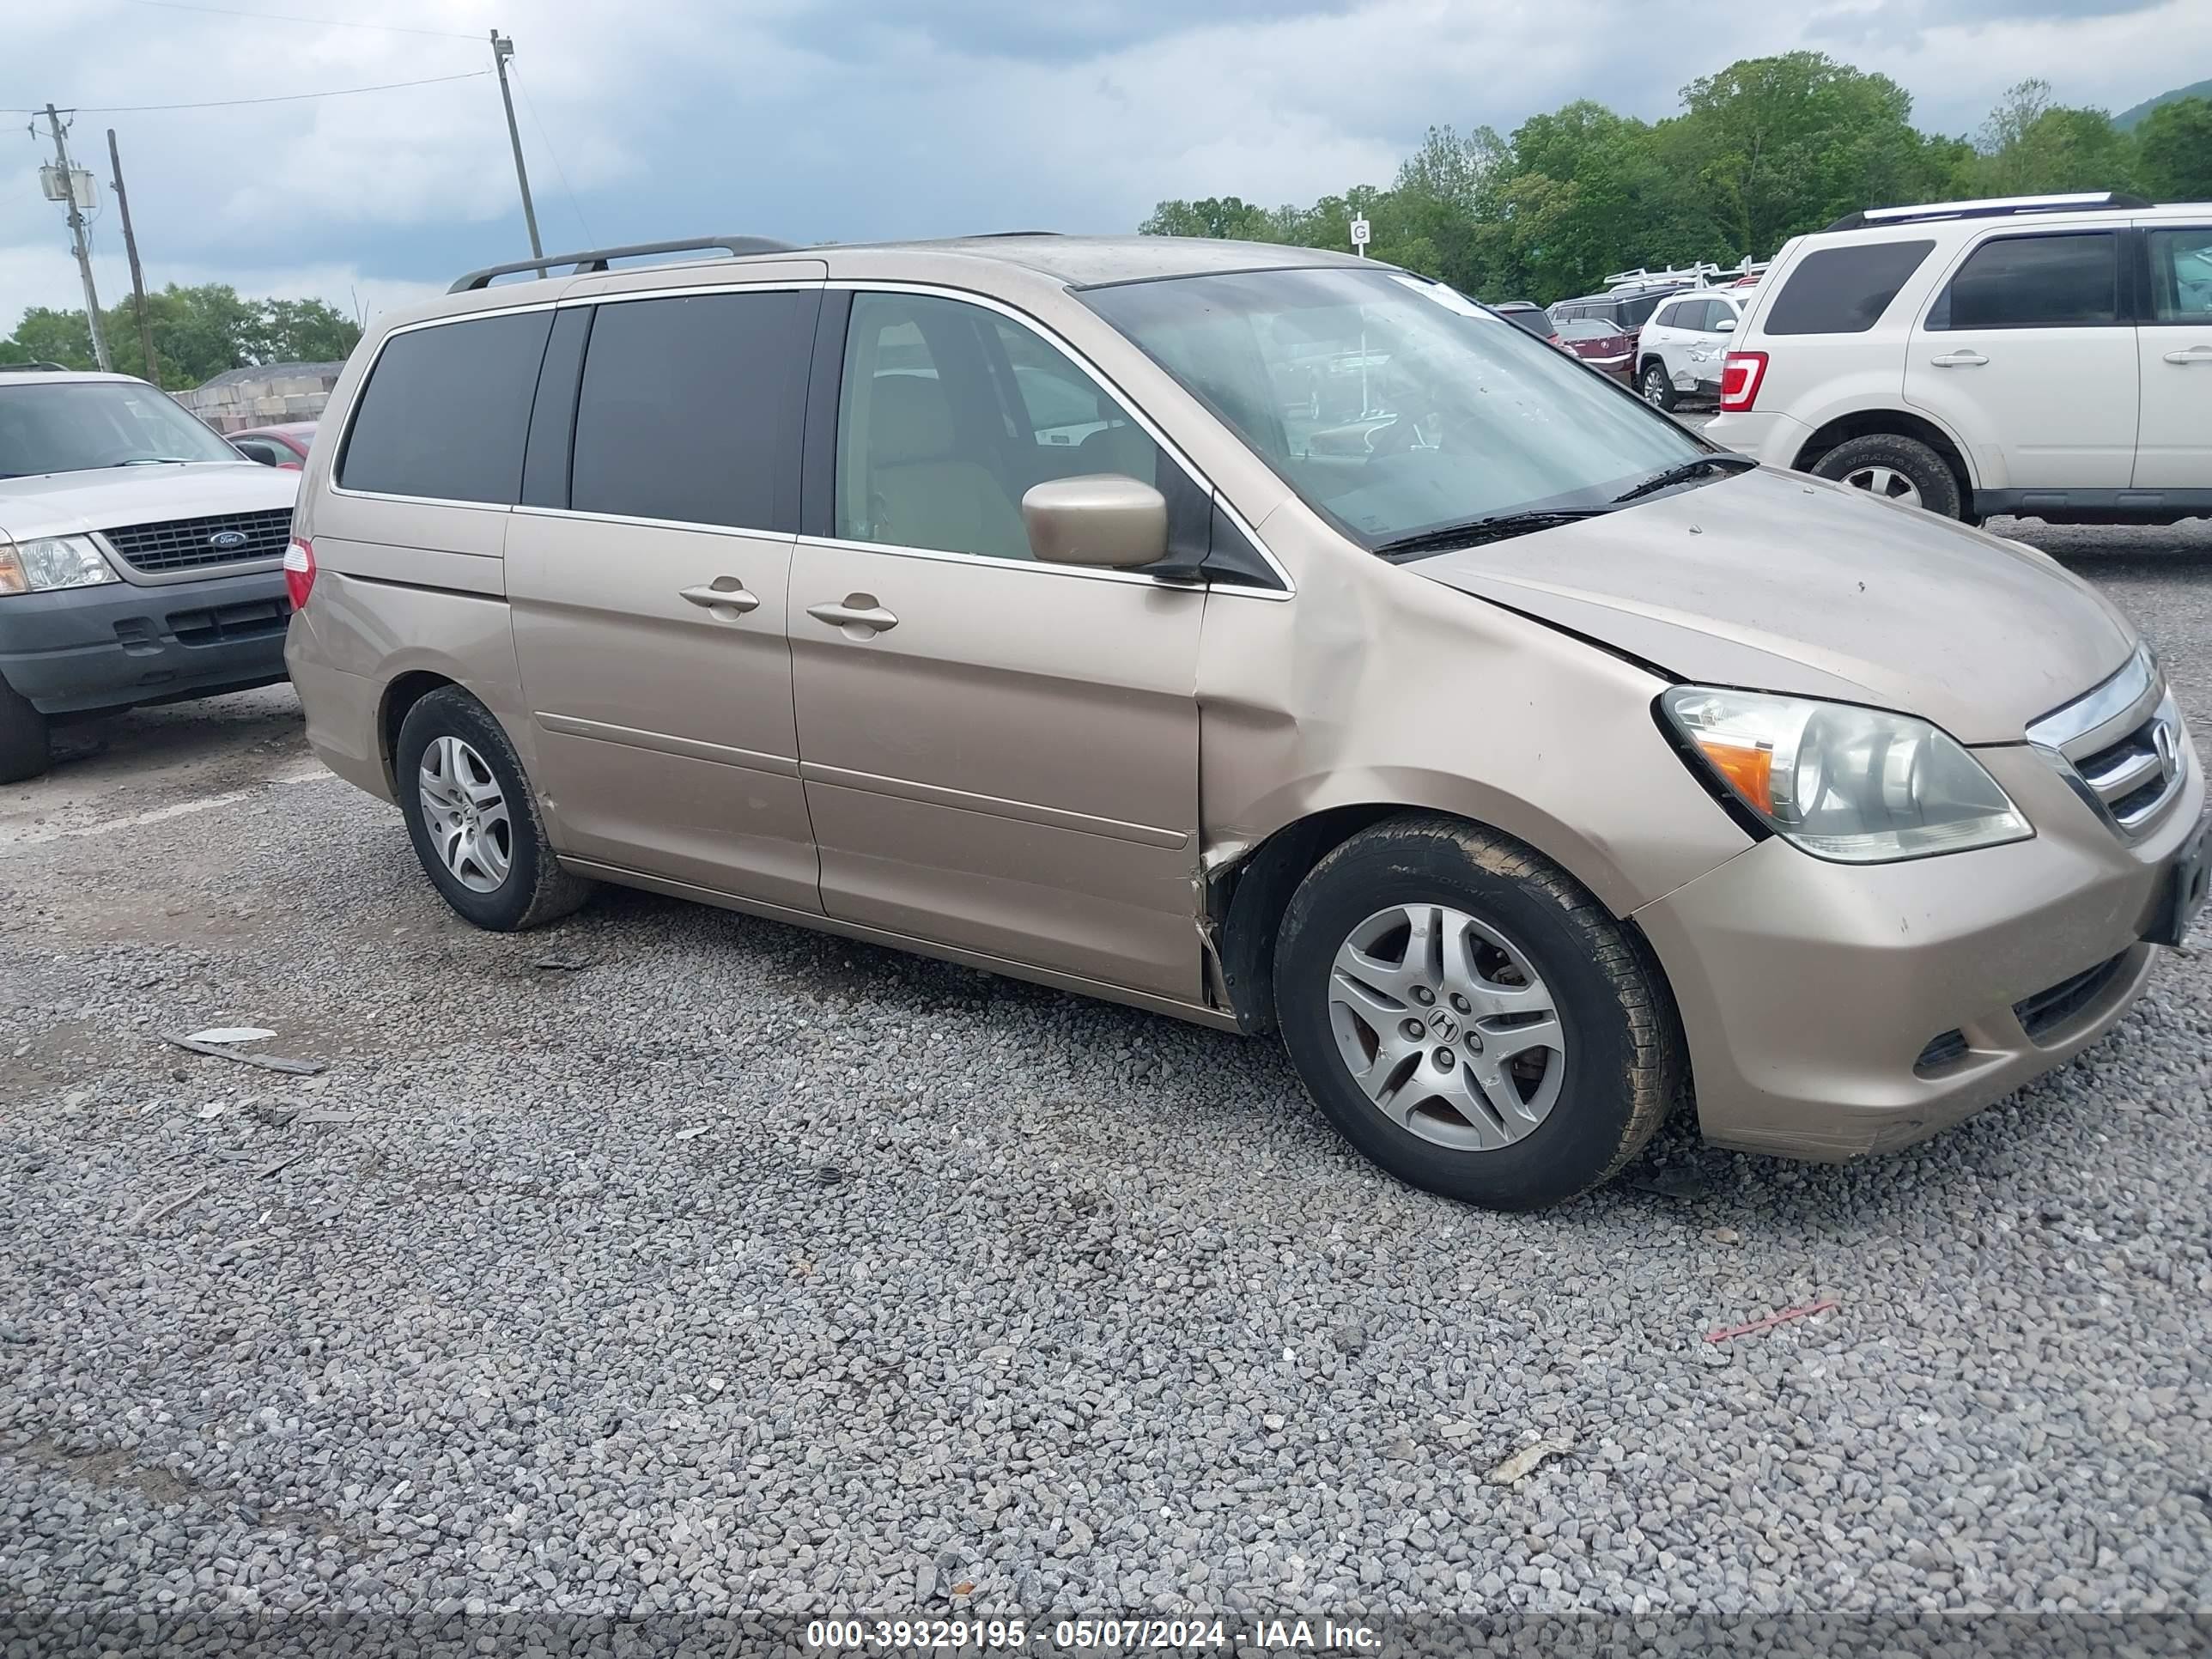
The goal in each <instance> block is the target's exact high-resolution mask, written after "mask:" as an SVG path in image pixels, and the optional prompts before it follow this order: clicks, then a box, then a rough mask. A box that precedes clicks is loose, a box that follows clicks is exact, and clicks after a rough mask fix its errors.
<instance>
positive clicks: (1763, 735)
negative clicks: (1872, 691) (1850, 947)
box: [1659, 685, 2034, 864]
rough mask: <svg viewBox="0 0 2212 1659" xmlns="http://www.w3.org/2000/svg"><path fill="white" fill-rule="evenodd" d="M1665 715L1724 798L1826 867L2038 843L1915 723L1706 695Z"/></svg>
mask: <svg viewBox="0 0 2212 1659" xmlns="http://www.w3.org/2000/svg"><path fill="white" fill-rule="evenodd" d="M1659 706H1660V708H1661V710H1662V712H1663V713H1664V714H1665V715H1666V717H1667V719H1668V721H1669V723H1671V724H1672V725H1673V726H1674V729H1675V730H1676V731H1677V732H1680V733H1681V735H1682V736H1683V738H1685V739H1686V740H1687V742H1688V744H1689V746H1690V749H1691V750H1692V752H1693V753H1695V754H1696V755H1698V756H1699V757H1701V758H1702V759H1703V761H1704V762H1705V765H1706V767H1707V768H1708V769H1711V772H1712V774H1713V775H1714V777H1715V778H1717V780H1718V781H1720V783H1721V785H1722V787H1724V788H1725V789H1727V791H1728V792H1729V793H1730V794H1731V795H1733V796H1735V798H1736V799H1738V800H1740V801H1741V802H1742V803H1743V804H1744V805H1746V806H1747V807H1749V808H1750V809H1751V810H1752V811H1753V812H1755V813H1757V814H1758V815H1759V817H1760V818H1761V819H1763V820H1764V821H1765V823H1767V824H1768V825H1770V826H1771V828H1772V829H1774V831H1775V833H1776V834H1778V835H1780V836H1785V837H1786V838H1788V839H1789V840H1790V841H1791V842H1794V843H1796V845H1797V846H1799V847H1802V848H1804V849H1805V850H1806V851H1807V852H1808V853H1811V854H1814V855H1815V856H1816V857H1819V858H1824V859H1833V860H1836V861H1837V862H1838V863H1842V864H1880V863H1882V862H1885V861H1887V860H1892V859H1912V858H1925V857H1928V856H1929V855H1930V854H1936V853H1958V852H1963V851H1965V850H1966V848H1970V847H1994V846H1996V844H1997V843H1999V842H2008V841H2024V840H2026V839H2027V837H2028V836H2031V835H2033V833H2034V831H2033V830H2032V829H2029V828H2028V827H2027V819H2026V818H2024V817H2021V815H2020V809H2019V808H2018V807H2016V806H2015V805H2013V804H2012V801H2011V799H2010V798H2009V797H2008V796H2007V795H2006V793H2005V792H2004V791H2003V790H2002V788H2000V787H1998V785H1997V781H1996V779H1995V778H1993V777H1991V776H1990V775H1989V773H1988V772H1987V771H1985V770H1984V769H1983V766H1982V763H1980V762H1979V761H1978V760H1976V759H1975V758H1974V757H1972V755H1970V754H1968V753H1967V752H1966V750H1964V749H1963V748H1961V747H1960V745H1959V744H1958V743H1957V742H1956V741H1955V740H1954V739H1953V738H1950V737H1949V736H1948V735H1946V734H1945V733H1944V732H1939V731H1937V730H1936V727H1934V726H1930V725H1929V723H1928V722H1927V721H1926V720H1914V719H1913V718H1912V717H1911V715H1909V714H1885V713H1884V712H1883V711H1881V709H1879V708H1857V707H1855V706H1854V705H1852V704H1850V703H1841V702H1812V701H1810V700H1808V699H1807V698H1803V697H1778V696H1768V695H1766V694H1765V693H1764V692H1758V691H1718V690H1711V689H1709V688H1707V687H1705V686H1697V685H1678V686H1676V687H1674V690H1670V691H1668V692H1665V693H1664V694H1662V696H1661V697H1660V699H1659Z"/></svg>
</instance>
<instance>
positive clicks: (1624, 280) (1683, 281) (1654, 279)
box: [1605, 260, 1723, 289]
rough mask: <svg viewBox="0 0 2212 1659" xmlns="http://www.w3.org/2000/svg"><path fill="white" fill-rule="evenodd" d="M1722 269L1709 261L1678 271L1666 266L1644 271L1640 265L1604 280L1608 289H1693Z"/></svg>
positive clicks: (1716, 274) (1619, 271) (1614, 273)
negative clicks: (1671, 287) (1670, 287)
mask: <svg viewBox="0 0 2212 1659" xmlns="http://www.w3.org/2000/svg"><path fill="white" fill-rule="evenodd" d="M1722 269H1723V268H1722V267H1721V266H1719V265H1717V264H1713V263H1711V261H1710V260H1700V261H1699V263H1698V264H1693V265H1683V266H1681V267H1680V269H1677V268H1676V267H1675V266H1673V265H1668V266H1667V267H1666V268H1665V269H1664V270H1645V269H1644V267H1643V266H1642V265H1638V266H1637V268H1636V269H1635V270H1616V271H1614V272H1613V275H1612V276H1608V277H1607V278H1606V279H1605V285H1606V287H1607V288H1608V289H1615V288H1661V287H1666V286H1673V287H1677V288H1687V287H1695V286H1697V285H1699V284H1701V283H1705V282H1706V281H1707V280H1708V279H1710V278H1711V277H1714V276H1719V275H1720V274H1721V271H1722Z"/></svg>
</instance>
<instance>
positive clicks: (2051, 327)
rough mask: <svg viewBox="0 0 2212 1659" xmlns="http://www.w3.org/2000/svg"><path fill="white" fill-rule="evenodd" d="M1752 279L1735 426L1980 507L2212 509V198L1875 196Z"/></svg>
mask: <svg viewBox="0 0 2212 1659" xmlns="http://www.w3.org/2000/svg"><path fill="white" fill-rule="evenodd" d="M1750 293H1751V295H1752V296H1753V297H1752V300H1751V304H1750V306H1749V307H1748V310H1749V315H1748V316H1747V319H1745V321H1744V323H1743V325H1741V327H1739V328H1738V329H1737V330H1736V331H1735V336H1734V342H1733V344H1732V345H1731V347H1730V349H1729V351H1728V354H1727V360H1726V378H1725V380H1724V383H1723V389H1722V395H1721V411H1722V412H1721V415H1720V417H1719V418H1718V419H1717V420H1716V421H1715V422H1712V424H1711V426H1710V427H1709V428H1707V433H1708V435H1709V436H1711V438H1712V439H1713V440H1714V441H1716V442H1717V443H1723V444H1726V445H1728V446H1729V447H1731V448H1734V449H1737V450H1741V451H1742V452H1744V453H1747V454H1752V455H1755V456H1757V457H1758V458H1759V459H1760V460H1762V461H1765V462H1767V463H1769V464H1770V465H1775V466H1785V467H1796V468H1798V469H1800V470H1802V471H1809V472H1815V473H1818V474H1820V476H1821V477H1827V478H1838V479H1842V480H1844V482H1846V483H1852V484H1856V485H1857V486H1859V487H1860V488H1862V489H1869V490H1872V491H1874V492H1875V493H1876V494H1878V495H1886V496H1888V497H1890V498H1891V499H1893V500H1895V501H1905V502H1908V503H1911V504H1913V505H1916V506H1919V507H1927V508H1929V510H1931V511H1933V512H1936V513H1944V514H1946V515H1948V516H1949V517H1953V518H1963V519H1967V520H1973V521H1975V522H1979V521H1980V520H1982V519H1983V518H1984V517H1986V516H1988V515H1989V514H1990V513H2026V514H2029V515H2032V516H2034V517H2037V518H2040V519H2044V520H2048V521H2051V522H2053V523H2069V524H2122V523H2137V524H2170V523H2172V522H2173V521H2175V520H2179V519H2185V518H2192V517H2196V516H2198V515H2200V514H2212V203H2202V202H2200V203H2195V204H2168V205H2166V206H2161V207H2153V206H2151V205H2150V204H2148V203H2145V202H2142V201H2138V200H2136V199H2134V198H2132V197H2120V196H2112V195H2110V194H2103V193H2100V194H2097V195H2090V196H2046V197H2021V198H2018V199H2014V200H2002V201H1984V202H1951V203H1944V204H1937V205H1935V206H1929V207H1918V208H1883V209H1875V210H1869V211H1867V212H1864V213H1854V214H1850V215H1848V216H1845V217H1844V218H1843V219H1840V220H1838V221H1837V222H1836V223H1835V224H1833V225H1832V226H1830V227H1829V228H1827V229H1826V230H1825V231H1820V232H1818V233H1816V234H1813V235H1809V236H1801V237H1799V238H1797V239H1796V240H1795V241H1792V242H1790V243H1788V244H1787V245H1786V246H1784V248H1783V250H1782V252H1780V253H1779V254H1778V256H1776V258H1775V261H1774V265H1773V268H1772V270H1770V271H1769V272H1768V273H1767V276H1766V277H1765V281H1764V282H1762V283H1760V284H1759V287H1758V288H1756V289H1752V290H1750ZM1648 332H1649V331H1647V337H1648Z"/></svg>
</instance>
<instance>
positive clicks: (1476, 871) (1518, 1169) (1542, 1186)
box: [1275, 814, 1688, 1210]
mask: <svg viewBox="0 0 2212 1659" xmlns="http://www.w3.org/2000/svg"><path fill="white" fill-rule="evenodd" d="M1275 1007H1276V1012H1277V1016H1278V1018H1279V1020H1280V1023H1281V1025H1282V1030H1283V1041H1284V1044H1285V1047H1286V1048H1288V1049H1289V1050H1290V1054H1291V1063H1292V1064H1293V1065H1295V1066H1297V1071H1298V1075H1299V1077H1300V1079H1302V1080H1303V1081H1304V1084H1305V1085H1306V1089H1307V1091H1308V1092H1309V1093H1310V1094H1311V1095H1312V1097H1313V1098H1314V1102H1315V1103H1316V1105H1318V1106H1319V1107H1320V1108H1321V1109H1322V1112H1323V1114H1325V1115H1327V1116H1328V1119H1329V1121H1331V1122H1333V1123H1334V1125H1335V1126H1336V1127H1337V1128H1338V1129H1339V1131H1340V1132H1341V1133H1343V1135H1344V1137H1345V1139H1347V1140H1349V1141H1350V1142H1351V1143H1352V1145H1353V1146H1356V1147H1357V1148H1358V1150H1359V1151H1360V1152H1364V1153H1365V1154H1366V1156H1367V1157H1368V1158H1371V1159H1373V1160H1374V1161H1375V1162H1376V1164H1381V1165H1382V1166H1383V1168H1384V1169H1386V1170H1389V1171H1390V1173H1391V1174H1393V1175H1395V1176H1398V1177H1399V1178H1400V1179H1401V1180H1402V1181H1406V1182H1410V1183H1412V1184H1413V1185H1414V1186H1416V1187H1419V1188H1425V1189H1426V1190H1427V1191H1429V1192H1432V1193H1437V1194H1442V1195H1443V1196H1444V1197H1447V1198H1455V1199H1462V1200H1466V1201H1468V1202H1469V1203H1473V1204H1479V1205H1481V1206H1485V1207H1486V1208H1489V1209H1495V1210H1533V1209H1537V1208H1541V1207H1542V1206H1546V1205H1549V1204H1556V1203H1559V1202H1560V1201H1562V1200H1565V1199H1568V1198H1571V1197H1573V1196H1574V1195H1576V1194H1578V1193H1582V1192H1585V1191H1587V1190H1588V1189H1589V1188H1592V1187H1595V1186H1596V1185H1597V1184H1598V1183H1600V1182H1603V1181H1605V1180H1607V1179H1608V1178H1609V1177H1610V1176H1613V1175H1614V1174H1615V1173H1616V1172H1618V1171H1619V1170H1620V1168H1621V1166H1622V1165H1624V1164H1626V1163H1627V1162H1628V1160H1629V1159H1630V1158H1632V1157H1634V1156H1635V1154H1636V1152H1637V1151H1638V1149H1639V1148H1640V1147H1642V1146H1643V1145H1644V1142H1645V1141H1647V1140H1649V1139H1650V1138H1651V1135H1652V1133H1653V1131H1655V1130H1656V1128H1657V1127H1659V1123H1660V1121H1661V1120H1662V1118H1663V1117H1664V1116H1665V1115H1666V1113H1667V1110H1668V1107H1669V1106H1671V1105H1672V1104H1673V1103H1674V1100H1675V1098H1676V1097H1677V1095H1678V1094H1679V1092H1680V1091H1681V1089H1682V1087H1683V1085H1684V1083H1685V1080H1686V1077H1687V1069H1688V1068H1687V1062H1686V1060H1685V1059H1684V1051H1683V1043H1682V1038H1681V1034H1680V1026H1679V1023H1678V1021H1677V1019H1676V1017H1675V1013H1674V1003H1673V1000H1672V998H1671V997H1670V996H1669V995H1668V992H1667V988H1666V985H1665V982H1664V981H1663V980H1662V978H1661V976H1660V974H1659V971H1658V969H1657V966H1656V963H1654V962H1653V961H1652V959H1651V957H1650V951H1649V949H1648V947H1647V946H1645V945H1644V942H1643V940H1642V939H1640V937H1638V935H1637V934H1636V933H1634V932H1633V931H1632V930H1631V929H1629V928H1627V927H1624V926H1623V925H1622V924H1621V923H1620V922H1618V921H1615V920H1614V919H1613V917H1612V916H1611V915H1608V914H1607V912H1606V910H1605V908H1604V907H1603V906H1602V905H1601V904H1600V903H1599V902H1597V900H1596V899H1595V898H1594V897H1593V896H1591V895H1590V894H1589V892H1587V891H1586V890H1584V889H1583V888H1582V887H1581V886H1580V885H1579V884H1577V883H1576V882H1575V881H1574V880H1573V878H1571V877H1570V876H1568V875H1567V874H1566V873H1565V872H1564V871H1561V870H1559V868H1558V867H1557V866H1553V865H1552V864H1550V863H1549V862H1547V860H1544V859H1543V858H1541V857H1540V856H1539V855H1538V854H1535V853H1534V852H1533V851H1532V850H1530V849H1529V848H1527V847H1525V846H1523V845H1522V844H1521V843H1520V842H1516V841H1514V840H1512V839H1511V838H1510V837H1508V836H1502V835H1499V834H1498V833H1497V832H1495V831H1493V830H1489V829H1481V828H1479V827H1478V826H1475V825H1474V824H1470V823H1463V822H1462V821H1459V820H1457V819H1453V818H1447V817H1435V816H1430V815H1425V814H1407V815H1406V816H1403V817H1395V818H1390V819H1387V820H1385V821H1384V822H1383V823H1379V824H1376V825H1375V826H1374V827H1373V828H1371V829H1367V830H1364V831H1363V832H1362V833H1360V834H1359V835H1357V836H1353V837H1352V839H1351V840H1350V841H1347V842H1345V843H1344V844H1343V845H1342V846H1340V847H1339V848H1336V849H1335V850H1334V852H1332V853H1330V854H1328V856H1327V857H1326V858H1324V859H1322V861H1321V862H1320V863H1319V864H1318V865H1316V866H1315V868H1314V870H1313V872H1312V873H1311V874H1310V875H1309V876H1308V877H1307V878H1306V879H1305V881H1304V883H1303V884H1301V885H1300V886H1299V888H1298V890H1297V893H1296V894H1294V895H1293V896H1292V897H1291V902H1290V906H1289V908H1288V909H1287V910H1286V911H1285V915H1284V918H1283V926H1282V930H1281V934H1280V937H1279V940H1278V943H1277V946H1276V953H1275Z"/></svg>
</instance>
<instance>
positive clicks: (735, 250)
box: [446, 236, 793, 294]
mask: <svg viewBox="0 0 2212 1659" xmlns="http://www.w3.org/2000/svg"><path fill="white" fill-rule="evenodd" d="M792 246H793V244H791V243H789V242H779V241H777V240H775V239H774V238H773V237H769V236H701V237H696V238H694V239H692V240H689V241H680V242H631V243H629V244H626V245H625V246H622V247H600V248H586V249H585V250H584V251H583V252H580V253H550V254H548V255H546V256H545V257H544V258H542V259H517V260H515V261H513V263H512V264H504V265H486V266H485V267H484V268H483V270H472V271H471V272H469V273H468V275H466V276H460V277H457V278H455V279H454V282H453V286H452V287H451V288H449V289H447V290H446V292H447V293H448V294H466V293H469V292H470V291H471V290H472V289H480V288H489V287H490V286H491V283H492V278H494V277H495V276H516V275H518V274H520V272H522V271H526V270H534V271H537V272H538V274H539V275H541V276H550V274H551V273H552V270H553V267H554V266H556V265H574V266H575V268H576V269H575V271H574V273H572V274H574V275H577V276H581V275H583V274H585V273H586V272H589V271H599V270H605V269H606V268H607V262H608V261H609V260H610V259H641V258H645V257H646V256H647V255H648V254H653V253H702V252H706V251H708V249H710V248H719V249H720V251H721V252H725V253H727V254H730V255H732V256H733V257H734V256H736V255H739V254H746V253H788V252H791V250H792Z"/></svg>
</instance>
